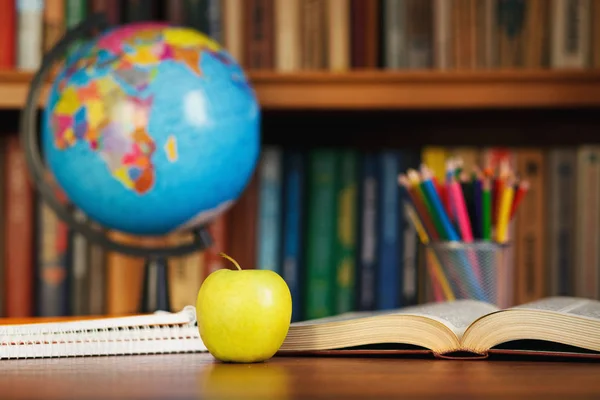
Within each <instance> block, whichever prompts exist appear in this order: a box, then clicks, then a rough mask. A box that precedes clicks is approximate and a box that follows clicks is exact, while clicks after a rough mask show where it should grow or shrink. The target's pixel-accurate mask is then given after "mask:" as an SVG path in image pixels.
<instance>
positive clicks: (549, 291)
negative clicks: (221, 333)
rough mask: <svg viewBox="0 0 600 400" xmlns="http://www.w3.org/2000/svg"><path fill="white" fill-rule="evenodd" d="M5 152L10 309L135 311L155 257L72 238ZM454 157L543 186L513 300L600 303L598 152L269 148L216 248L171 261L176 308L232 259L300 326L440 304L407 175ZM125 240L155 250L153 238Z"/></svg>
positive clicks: (525, 209) (514, 238)
mask: <svg viewBox="0 0 600 400" xmlns="http://www.w3.org/2000/svg"><path fill="white" fill-rule="evenodd" d="M2 147H3V151H2V155H3V160H2V162H1V163H0V165H2V173H1V177H2V178H1V179H2V182H1V183H2V184H1V185H0V187H1V188H2V194H1V196H0V199H1V201H2V210H3V212H2V214H1V220H0V223H2V224H3V229H2V238H1V239H0V248H1V252H2V257H1V258H0V260H1V262H0V270H1V271H0V288H2V289H1V290H0V306H1V307H0V310H1V315H3V316H9V317H18V316H31V315H40V316H54V315H87V314H128V313H133V312H136V311H137V310H138V304H139V300H140V294H141V285H142V278H143V262H144V260H143V259H138V258H132V257H128V256H124V255H121V254H117V253H110V252H105V251H103V250H102V249H100V248H98V247H97V246H95V245H90V244H89V243H87V241H86V240H85V239H84V238H83V237H81V236H80V235H79V234H76V233H74V232H71V231H70V230H69V229H68V228H67V227H66V226H65V225H64V224H63V223H62V222H61V221H59V220H58V219H57V217H56V215H55V214H54V213H53V212H52V211H51V210H50V209H49V208H48V206H47V205H45V204H44V203H43V202H42V201H41V200H40V198H39V197H38V196H37V195H36V193H34V191H33V190H32V187H31V185H29V184H28V175H27V170H26V164H25V162H24V159H23V153H22V149H21V147H20V145H19V143H18V140H17V136H16V135H7V136H6V137H5V138H4V140H3V143H2ZM450 156H452V157H458V158H460V159H461V160H462V161H463V166H464V171H465V172H468V171H470V169H471V168H472V167H473V166H475V165H477V166H491V167H492V168H494V167H495V166H497V165H499V164H500V163H501V162H502V161H503V160H506V161H508V162H509V163H510V165H511V166H512V168H513V169H514V170H515V171H516V174H517V175H518V176H519V177H521V178H522V179H526V180H527V181H528V182H529V184H530V187H529V192H528V194H527V196H526V197H525V198H524V200H523V203H522V204H521V206H520V208H519V209H518V211H517V212H518V215H517V217H516V218H515V221H514V224H513V225H512V226H511V227H510V232H509V242H510V243H511V246H512V247H511V248H512V251H511V252H510V257H512V260H509V261H508V264H509V265H512V266H513V267H514V274H513V276H514V282H512V285H513V287H512V290H511V291H512V292H513V293H514V299H513V302H514V303H524V302H528V301H532V300H535V299H539V298H542V297H544V296H547V295H575V296H579V297H589V298H600V254H599V251H600V250H599V248H600V246H598V244H599V243H600V216H599V214H598V210H599V209H600V147H598V146H578V147H576V148H575V147H572V148H560V149H559V148H556V149H554V148H552V149H544V150H542V149H538V148H475V147H454V148H442V147H424V148H419V149H408V148H405V149H404V148H403V149H393V148H388V149H382V150H368V151H366V150H359V149H354V148H343V147H339V148H337V147H333V148H331V147H323V148H309V149H294V148H288V147H286V148H282V147H279V146H265V147H264V148H263V152H262V155H261V159H260V161H259V164H258V166H257V169H256V173H255V175H254V177H253V179H252V180H251V181H250V183H249V185H248V187H247V188H246V190H245V191H244V193H243V194H242V196H241V197H240V198H239V200H238V201H237V203H236V204H235V205H234V206H233V207H232V208H231V209H230V210H228V211H227V212H226V213H225V214H223V215H221V216H220V217H219V218H217V219H216V220H215V221H214V222H213V223H211V225H210V226H209V229H210V231H211V233H212V235H213V238H214V242H215V243H214V246H213V247H211V248H210V249H209V250H206V251H203V252H197V253H195V254H191V255H188V256H185V257H179V258H174V259H170V260H169V267H170V269H169V277H170V281H169V285H170V287H169V289H170V294H171V306H172V308H173V310H178V309H181V308H182V307H183V306H185V305H187V304H194V303H195V299H196V295H197V292H198V289H199V287H200V285H201V282H202V281H203V279H205V277H206V276H207V274H209V273H210V272H212V271H214V270H216V269H219V268H223V267H229V264H228V263H227V262H226V261H225V260H224V259H223V258H221V257H219V256H218V255H217V254H218V252H220V251H224V252H226V253H227V254H229V255H231V256H232V257H233V258H235V259H236V260H237V261H238V262H239V263H240V264H241V266H242V267H243V268H261V269H271V270H274V271H275V272H277V273H279V274H281V275H282V276H283V277H284V279H285V280H286V281H287V283H288V285H289V287H290V290H291V292H292V297H293V317H294V319H295V320H304V319H309V318H316V317H324V316H330V315H334V314H338V313H342V312H346V311H353V310H377V309H390V308H397V307H401V306H406V305H411V304H418V303H423V302H426V301H432V300H433V295H432V293H431V287H430V285H429V278H428V276H427V275H426V273H425V271H426V268H425V266H424V265H423V263H424V259H425V257H424V256H423V254H424V253H423V248H422V247H421V246H419V244H418V243H419V242H418V239H417V235H416V232H415V231H414V227H413V226H412V224H410V223H409V221H408V218H407V216H406V215H405V212H404V211H403V210H404V208H403V202H404V201H405V198H404V196H406V195H405V193H404V192H403V190H402V189H401V188H400V186H399V184H398V175H399V174H401V173H403V172H405V171H406V170H407V169H408V168H416V167H418V166H419V165H420V164H421V163H426V164H427V165H428V166H429V167H430V168H432V170H433V171H434V172H435V174H436V176H437V178H438V179H439V180H440V181H443V179H444V174H445V161H446V159H447V158H448V157H450ZM112 235H114V236H113V237H115V238H116V239H117V240H120V241H127V242H130V243H131V242H135V243H139V244H142V245H143V244H144V243H149V240H150V239H146V238H135V237H131V236H126V235H122V234H119V235H117V234H115V233H112ZM185 239H186V238H185V235H184V234H181V235H177V234H174V235H171V236H170V237H167V238H164V239H160V240H161V241H163V243H166V242H170V243H175V242H177V241H179V240H185ZM152 240H153V241H156V240H157V239H156V238H153V239H152Z"/></svg>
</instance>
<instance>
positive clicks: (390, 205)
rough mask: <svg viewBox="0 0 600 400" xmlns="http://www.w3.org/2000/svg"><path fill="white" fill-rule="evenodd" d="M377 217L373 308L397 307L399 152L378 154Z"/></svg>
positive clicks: (399, 281) (399, 284)
mask: <svg viewBox="0 0 600 400" xmlns="http://www.w3.org/2000/svg"><path fill="white" fill-rule="evenodd" d="M378 162H379V174H380V175H379V182H381V184H380V186H379V190H380V191H379V199H378V200H379V203H378V205H379V210H380V213H379V220H378V223H377V224H378V231H379V240H378V249H377V251H378V253H379V254H378V263H377V270H378V276H377V309H379V310H387V309H393V308H398V307H400V299H401V295H400V288H402V287H403V282H402V280H403V274H401V273H400V272H401V269H402V268H401V265H402V262H401V260H402V258H403V251H402V250H403V249H402V248H401V246H400V244H401V243H402V240H401V238H400V227H399V221H400V189H399V185H398V181H397V178H398V175H399V174H400V173H401V171H400V157H399V154H397V153H396V152H393V151H385V152H382V153H381V154H380V155H379V158H378Z"/></svg>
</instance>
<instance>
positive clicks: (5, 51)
mask: <svg viewBox="0 0 600 400" xmlns="http://www.w3.org/2000/svg"><path fill="white" fill-rule="evenodd" d="M16 21H17V11H16V3H15V1H13V0H4V1H0V37H1V38H3V41H2V46H0V68H1V69H12V68H14V67H15V44H16V42H17V40H16V33H17V30H16V26H17V22H16Z"/></svg>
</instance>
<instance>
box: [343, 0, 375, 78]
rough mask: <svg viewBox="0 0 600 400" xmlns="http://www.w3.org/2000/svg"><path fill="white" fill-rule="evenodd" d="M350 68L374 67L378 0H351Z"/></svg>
mask: <svg viewBox="0 0 600 400" xmlns="http://www.w3.org/2000/svg"><path fill="white" fill-rule="evenodd" d="M350 16H351V27H350V35H351V39H350V43H351V46H352V49H351V59H352V68H367V69H375V68H377V65H378V60H379V25H380V23H379V2H377V1H364V0H351V3H350Z"/></svg>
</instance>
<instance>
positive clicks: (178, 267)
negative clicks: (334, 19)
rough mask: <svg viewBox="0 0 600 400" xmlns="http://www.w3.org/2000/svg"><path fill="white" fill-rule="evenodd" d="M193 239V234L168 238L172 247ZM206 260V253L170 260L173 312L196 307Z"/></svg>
mask: <svg viewBox="0 0 600 400" xmlns="http://www.w3.org/2000/svg"><path fill="white" fill-rule="evenodd" d="M191 239H192V238H191V234H171V235H169V237H168V238H167V240H168V242H169V243H170V244H171V245H181V244H184V243H189V242H190V240H191ZM205 260H206V256H205V252H204V251H195V252H192V253H189V254H186V255H184V256H180V257H171V258H169V260H168V263H169V271H168V274H169V296H170V298H169V302H170V306H171V310H172V311H173V312H177V311H181V310H182V309H183V308H184V307H186V306H190V305H191V306H195V305H196V298H197V297H198V291H199V290H200V285H201V284H202V281H203V280H204V270H205V267H204V263H205Z"/></svg>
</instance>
